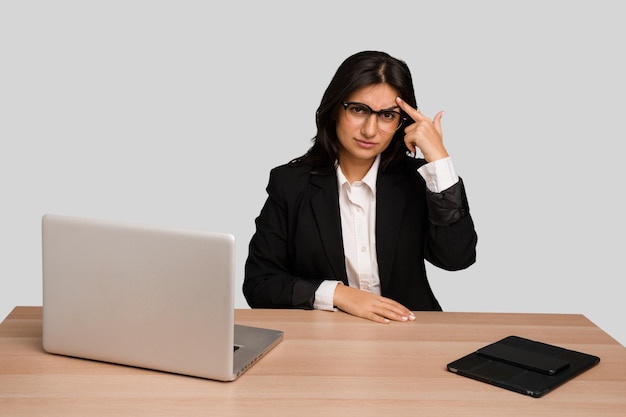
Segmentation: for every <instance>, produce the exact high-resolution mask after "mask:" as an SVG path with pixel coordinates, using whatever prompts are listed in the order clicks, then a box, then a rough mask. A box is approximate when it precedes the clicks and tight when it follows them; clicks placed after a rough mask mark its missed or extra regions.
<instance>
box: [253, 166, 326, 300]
mask: <svg viewBox="0 0 626 417" xmlns="http://www.w3.org/2000/svg"><path fill="white" fill-rule="evenodd" d="M305 178H306V176H304V175H298V172H293V170H285V169H280V168H279V169H273V170H272V171H271V172H270V180H269V183H268V186H267V189H266V191H267V194H268V196H267V199H266V201H265V204H264V206H263V208H262V209H261V212H260V214H259V216H258V217H257V218H256V220H255V225H256V231H255V233H254V235H253V236H252V239H251V240H250V244H249V252H248V257H247V259H246V263H245V274H244V283H243V294H244V296H245V298H246V301H247V302H248V304H249V305H250V307H253V308H305V309H311V308H313V302H314V299H315V291H316V290H317V288H318V287H319V285H320V284H321V282H322V281H323V278H319V279H308V278H307V279H304V278H302V277H298V276H295V275H294V274H293V273H292V271H293V266H292V263H293V259H294V257H293V246H294V245H293V243H292V242H291V240H292V239H291V238H290V235H289V233H290V231H291V229H293V225H290V223H292V220H291V219H290V216H293V215H294V213H293V212H294V211H297V209H295V206H296V205H297V203H296V202H295V201H297V200H298V198H299V197H298V193H299V190H300V189H301V188H302V186H301V185H298V181H305ZM294 181H295V183H294Z"/></svg>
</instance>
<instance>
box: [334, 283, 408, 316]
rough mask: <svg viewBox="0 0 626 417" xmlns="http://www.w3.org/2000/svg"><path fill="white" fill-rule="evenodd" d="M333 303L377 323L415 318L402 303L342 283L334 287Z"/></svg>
mask: <svg viewBox="0 0 626 417" xmlns="http://www.w3.org/2000/svg"><path fill="white" fill-rule="evenodd" d="M333 303H334V304H335V307H337V308H338V309H340V310H342V311H345V312H346V313H349V314H352V315H353V316H357V317H361V318H364V319H368V320H372V321H375V322H378V323H389V322H390V321H391V320H393V321H399V322H407V321H411V320H415V315H414V314H413V313H412V312H411V311H410V310H409V309H408V308H406V307H405V306H403V305H402V304H400V303H398V302H396V301H394V300H392V299H390V298H386V297H382V296H380V295H376V294H373V293H371V292H367V291H363V290H360V289H357V288H353V287H349V286H346V285H343V284H342V283H339V284H338V285H337V287H336V288H335V295H334V297H333Z"/></svg>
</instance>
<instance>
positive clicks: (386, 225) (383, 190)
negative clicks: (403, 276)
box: [376, 171, 406, 287]
mask: <svg viewBox="0 0 626 417" xmlns="http://www.w3.org/2000/svg"><path fill="white" fill-rule="evenodd" d="M401 188H402V179H401V177H400V176H399V175H398V173H397V171H396V172H395V173H394V172H392V173H387V174H383V173H382V172H379V173H378V181H377V184H376V194H377V196H376V252H377V257H378V273H379V277H380V282H381V287H385V286H386V284H387V283H388V282H389V280H390V279H391V269H392V265H393V257H394V252H395V249H396V244H397V240H398V239H397V238H398V236H399V235H400V226H401V224H402V215H403V213H404V206H405V204H406V193H405V192H404V190H402V189H401Z"/></svg>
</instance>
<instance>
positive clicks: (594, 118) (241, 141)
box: [0, 0, 626, 344]
mask: <svg viewBox="0 0 626 417" xmlns="http://www.w3.org/2000/svg"><path fill="white" fill-rule="evenodd" d="M621 10H622V7H621V6H620V2H618V1H602V0H595V1H571V2H569V1H568V2H566V1H524V2H500V1H474V2H466V1H436V2H435V1H404V2H403V1H395V2H386V3H385V2H380V1H360V2H354V1H350V2H348V1H332V2H331V1H327V2H324V1H316V2H307V3H303V2H288V1H284V2H278V1H269V0H266V1H262V2H257V1H247V2H241V1H239V2H237V1H231V2H207V1H182V0H178V1H137V0H124V1H115V0H107V1H88V2H86V1H64V0H57V1H53V2H49V1H30V2H24V1H12V0H5V1H2V2H0V140H1V147H0V192H1V204H0V319H2V318H4V317H5V316H6V315H7V314H8V313H9V312H10V311H11V310H12V309H13V307H14V306H16V305H41V260H40V256H41V249H40V244H41V241H40V218H41V216H42V214H44V213H48V212H51V213H58V214H72V215H79V216H87V217H97V218H105V219H113V220H123V221H133V222H141V223H148V224H156V225H163V226H173V227H182V228H192V229H203V230H215V231H226V232H230V233H233V234H234V235H235V236H236V238H237V239H238V251H239V252H238V268H239V283H238V286H239V288H240V287H241V282H242V280H243V263H244V260H245V257H246V255H247V244H248V240H249V239H250V237H251V235H252V233H253V231H254V218H255V217H256V215H257V214H258V212H259V210H260V208H261V206H262V204H263V202H264V199H265V186H266V183H267V179H268V173H269V170H270V168H272V167H273V166H276V165H278V164H281V163H284V162H287V161H288V160H289V159H291V158H292V157H295V156H298V155H300V154H302V153H304V151H305V150H306V149H307V148H308V147H309V145H310V138H311V137H312V136H313V135H314V133H315V131H314V112H315V109H316V108H317V105H318V104H319V101H320V99H321V96H322V93H323V90H324V89H325V87H326V85H327V84H328V82H329V81H330V78H331V77H332V75H333V74H334V71H335V69H336V68H337V66H338V65H339V64H340V63H341V61H342V60H343V59H344V58H346V57H347V56H348V55H350V54H352V53H354V52H357V51H359V50H363V49H378V50H385V51H388V52H389V53H391V54H392V55H395V56H397V57H399V58H402V59H404V60H405V61H407V63H408V64H409V66H410V67H411V69H412V72H413V75H414V78H415V88H416V92H417V98H418V103H419V104H420V107H421V109H422V111H423V112H425V113H426V114H428V115H430V116H433V115H434V114H435V113H436V112H437V111H438V110H441V109H443V110H445V111H446V115H445V117H444V119H443V128H444V137H445V142H446V144H447V147H448V150H449V152H450V153H451V155H452V156H453V158H454V160H455V163H456V166H457V169H458V171H459V172H460V174H461V176H462V177H463V178H464V180H465V182H466V186H467V191H468V194H469V198H470V206H471V209H472V213H473V216H474V219H475V222H476V226H477V230H478V233H479V246H478V262H477V264H476V265H474V266H473V267H471V268H470V269H468V270H466V271H462V272H454V273H449V272H443V271H440V270H436V269H434V268H431V270H430V279H431V282H432V285H433V287H434V290H435V293H436V294H437V296H438V298H439V300H440V302H441V303H442V305H443V307H444V309H445V310H448V311H499V312H549V313H580V314H584V315H585V316H587V317H588V318H589V319H591V320H592V321H594V322H595V323H596V324H598V325H599V326H600V327H602V328H603V329H604V330H605V331H606V332H607V333H609V334H610V335H612V336H613V337H614V338H616V339H617V340H618V341H620V343H622V344H626V326H624V321H623V318H624V317H626V303H624V301H623V299H624V292H623V290H622V287H623V285H624V282H623V281H624V277H625V273H624V267H623V265H624V263H623V258H624V246H625V245H624V241H623V238H624V235H625V233H626V230H625V220H624V213H623V211H624V210H623V207H624V206H623V196H622V195H621V194H622V193H623V191H622V190H623V189H624V171H623V168H622V165H623V156H622V153H621V152H622V151H623V149H624V145H623V144H624V140H625V139H626V134H625V132H626V128H625V117H624V114H625V111H626V105H625V101H624V100H625V97H626V83H625V81H624V74H626V64H625V60H624V46H625V45H624V39H626V27H625V26H624V24H623V19H622V17H623V14H622V12H621ZM236 304H237V306H238V307H239V308H245V307H247V305H246V303H245V300H244V299H243V296H242V295H241V292H239V294H238V296H237V299H236Z"/></svg>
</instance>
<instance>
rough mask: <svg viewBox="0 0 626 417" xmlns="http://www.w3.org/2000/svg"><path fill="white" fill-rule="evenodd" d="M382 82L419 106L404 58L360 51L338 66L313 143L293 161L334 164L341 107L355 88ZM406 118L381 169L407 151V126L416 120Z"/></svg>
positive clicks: (324, 98) (319, 113)
mask: <svg viewBox="0 0 626 417" xmlns="http://www.w3.org/2000/svg"><path fill="white" fill-rule="evenodd" d="M381 83H386V84H389V85H390V86H391V87H393V88H394V89H395V90H396V91H397V92H398V95H399V96H400V97H401V98H402V99H403V100H404V101H406V102H407V103H408V104H410V105H411V106H413V107H417V103H416V100H415V91H414V90H413V80H412V78H411V71H410V70H409V67H408V65H407V64H406V63H405V62H404V61H401V60H399V59H397V58H394V57H392V56H390V55H389V54H387V53H385V52H379V51H363V52H358V53H356V54H354V55H352V56H350V57H348V58H347V59H346V60H345V61H343V63H342V64H341V65H340V66H339V68H338V69H337V72H336V73H335V75H334V77H333V79H332V80H331V81H330V84H329V85H328V87H327V88H326V91H325V92H324V95H323V96H322V101H321V103H320V105H319V107H318V109H317V113H316V117H315V123H316V125H317V134H316V135H315V137H314V138H313V139H312V141H313V146H311V148H310V149H309V150H308V151H307V153H306V154H305V155H303V156H302V157H300V158H296V159H295V160H294V161H293V162H301V163H305V164H310V165H313V166H314V167H321V166H329V165H330V166H334V164H335V162H336V161H337V158H338V148H339V139H338V138H337V131H336V126H335V124H336V117H337V112H338V109H339V108H340V106H341V104H342V102H343V101H344V100H345V99H346V97H348V96H349V95H350V94H351V93H352V92H353V91H356V90H358V89H359V88H362V87H366V86H370V85H374V84H381ZM406 119H407V120H406V121H405V122H404V123H403V126H401V127H400V129H398V131H397V132H396V133H395V135H394V136H393V139H392V140H391V143H390V144H389V146H388V147H387V149H385V151H384V152H383V153H382V155H381V169H382V170H385V169H386V168H388V167H390V166H393V165H395V164H396V163H398V162H399V161H400V160H401V159H402V158H403V157H404V156H405V154H406V150H407V149H406V146H405V145H404V139H403V137H404V128H405V127H406V126H407V125H409V124H411V123H413V120H412V119H411V118H409V117H406Z"/></svg>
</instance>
